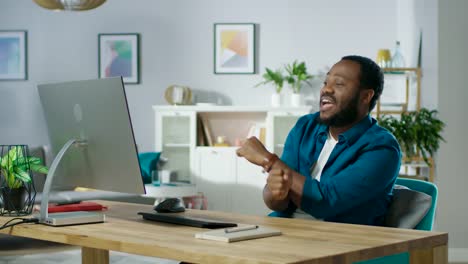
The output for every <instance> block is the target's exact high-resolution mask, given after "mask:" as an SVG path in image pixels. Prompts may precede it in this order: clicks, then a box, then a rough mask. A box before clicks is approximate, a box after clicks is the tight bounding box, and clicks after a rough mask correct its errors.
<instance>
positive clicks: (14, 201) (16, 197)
mask: <svg viewBox="0 0 468 264" xmlns="http://www.w3.org/2000/svg"><path fill="white" fill-rule="evenodd" d="M0 151H1V152H0V154H1V155H0V183H1V184H0V189H1V200H2V204H3V208H2V209H0V214H1V215H4V214H5V213H8V214H12V213H15V214H16V215H22V214H30V213H31V211H32V205H33V204H34V199H35V189H34V183H33V180H32V178H31V171H35V172H38V173H44V174H47V173H48V168H47V167H46V166H44V165H42V161H41V159H39V158H37V157H31V156H28V149H27V146H25V145H14V146H7V145H2V146H1V148H0Z"/></svg>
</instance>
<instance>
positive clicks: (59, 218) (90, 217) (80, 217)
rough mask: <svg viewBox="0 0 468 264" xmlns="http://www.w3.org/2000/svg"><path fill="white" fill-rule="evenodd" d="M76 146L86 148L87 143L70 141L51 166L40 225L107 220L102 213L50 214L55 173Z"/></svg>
mask: <svg viewBox="0 0 468 264" xmlns="http://www.w3.org/2000/svg"><path fill="white" fill-rule="evenodd" d="M72 145H75V146H77V147H86V146H87V142H86V141H79V140H76V139H70V140H69V141H67V143H65V145H63V147H62V148H61V149H60V151H59V153H58V154H57V156H56V157H55V159H54V161H53V162H52V165H51V166H50V170H49V173H47V178H46V181H45V183H44V190H43V191H42V200H41V210H40V217H39V223H42V224H46V225H51V226H67V225H82V224H93V223H103V222H104V221H105V220H106V216H105V215H104V214H102V213H97V212H86V211H76V212H61V213H51V214H49V212H48V211H49V193H50V188H51V186H52V180H53V179H54V175H55V171H56V170H57V167H58V165H59V163H60V160H61V159H62V157H63V156H64V155H65V152H67V150H68V149H69V148H70V146H72Z"/></svg>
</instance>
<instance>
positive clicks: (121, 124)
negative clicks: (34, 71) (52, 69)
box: [38, 77, 145, 194]
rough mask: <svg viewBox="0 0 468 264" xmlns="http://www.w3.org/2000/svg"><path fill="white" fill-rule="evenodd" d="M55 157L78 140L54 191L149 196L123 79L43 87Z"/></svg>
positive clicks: (63, 162)
mask: <svg viewBox="0 0 468 264" xmlns="http://www.w3.org/2000/svg"><path fill="white" fill-rule="evenodd" d="M38 92H39V96H40V99H41V103H42V107H43V110H44V115H45V119H46V122H47V127H48V131H49V140H50V143H51V149H52V152H53V155H54V157H55V155H57V153H58V152H59V150H60V149H61V148H62V147H63V146H64V144H65V143H66V142H67V141H69V140H71V139H75V140H77V141H79V142H82V143H83V144H74V145H72V146H71V147H70V148H69V149H68V150H67V151H66V152H65V154H64V156H63V158H62V159H61V160H60V163H59V165H58V167H57V168H58V169H57V173H56V175H55V177H54V178H53V182H52V186H53V188H54V189H68V190H70V189H73V188H74V187H77V186H80V187H87V188H93V189H99V190H107V191H115V192H125V193H135V194H143V193H145V190H144V185H143V180H142V177H141V171H140V166H139V161H138V155H137V149H136V144H135V139H134V134H133V129H132V124H131V120H130V114H129V110H128V105H127V99H126V96H125V89H124V85H123V82H122V79H121V78H120V77H117V78H106V79H98V80H85V81H73V82H65V83H54V84H43V85H38Z"/></svg>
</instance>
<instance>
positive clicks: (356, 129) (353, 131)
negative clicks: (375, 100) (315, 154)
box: [318, 115, 373, 144]
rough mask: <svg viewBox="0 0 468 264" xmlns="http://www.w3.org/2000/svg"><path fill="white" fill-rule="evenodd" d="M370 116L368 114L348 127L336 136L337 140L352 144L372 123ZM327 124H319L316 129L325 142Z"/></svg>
mask: <svg viewBox="0 0 468 264" xmlns="http://www.w3.org/2000/svg"><path fill="white" fill-rule="evenodd" d="M372 123H373V122H372V118H371V117H370V115H367V116H365V117H364V118H363V119H362V120H361V121H359V122H358V123H357V124H356V125H354V126H353V127H352V128H350V129H348V130H347V131H345V132H344V133H341V134H340V135H339V136H338V141H347V142H348V143H349V144H353V143H354V142H355V141H356V140H358V138H359V137H360V136H361V135H362V134H363V133H364V132H365V131H366V130H367V129H369V127H370V126H371V125H372ZM327 133H328V126H326V125H323V124H321V125H320V127H319V130H318V135H319V137H320V139H322V140H323V142H325V140H326V139H327Z"/></svg>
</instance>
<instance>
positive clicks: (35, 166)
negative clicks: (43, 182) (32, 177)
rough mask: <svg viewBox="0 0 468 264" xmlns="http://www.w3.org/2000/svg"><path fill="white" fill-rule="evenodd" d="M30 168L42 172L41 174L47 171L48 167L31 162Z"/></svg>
mask: <svg viewBox="0 0 468 264" xmlns="http://www.w3.org/2000/svg"><path fill="white" fill-rule="evenodd" d="M30 168H31V170H32V171H35V172H38V173H42V174H47V173H49V168H47V167H46V166H43V165H41V164H31V165H30Z"/></svg>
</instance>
